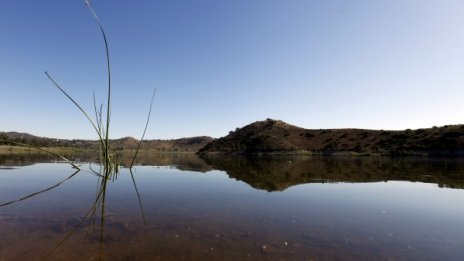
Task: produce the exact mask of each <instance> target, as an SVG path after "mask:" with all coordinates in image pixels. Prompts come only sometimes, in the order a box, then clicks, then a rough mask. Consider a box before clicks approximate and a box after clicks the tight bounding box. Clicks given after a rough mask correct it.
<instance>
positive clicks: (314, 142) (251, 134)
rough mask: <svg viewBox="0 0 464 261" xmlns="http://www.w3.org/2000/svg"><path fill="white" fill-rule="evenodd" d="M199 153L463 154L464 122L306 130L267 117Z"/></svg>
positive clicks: (238, 130)
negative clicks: (398, 127)
mask: <svg viewBox="0 0 464 261" xmlns="http://www.w3.org/2000/svg"><path fill="white" fill-rule="evenodd" d="M200 153H220V154H254V153H317V154H326V155H333V154H350V155H352V154H365V155H372V154H381V155H464V125H450V126H443V127H433V128H429V129H417V130H409V129H408V130H403V131H385V130H363V129H320V130H314V129H312V130H309V129H304V128H300V127H296V126H292V125H290V124H287V123H285V122H283V121H279V120H271V119H268V120H265V121H258V122H255V123H252V124H250V125H247V126H245V127H243V128H237V129H236V130H235V131H233V132H231V133H230V134H229V135H228V136H226V137H223V138H220V139H217V140H215V141H213V142H212V143H210V144H208V145H207V146H205V147H204V148H203V149H201V150H200Z"/></svg>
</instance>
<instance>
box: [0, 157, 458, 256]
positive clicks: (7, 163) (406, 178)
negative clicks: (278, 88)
mask: <svg viewBox="0 0 464 261" xmlns="http://www.w3.org/2000/svg"><path fill="white" fill-rule="evenodd" d="M141 159H142V161H141V162H140V165H139V166H137V167H136V168H135V169H134V170H133V172H132V173H131V172H129V170H128V169H125V168H121V170H120V172H119V174H118V175H117V176H116V177H115V178H114V179H112V180H110V181H108V182H107V186H106V190H105V191H104V197H102V196H101V195H99V189H100V188H101V179H100V178H99V177H98V176H96V175H94V174H92V173H91V172H89V171H80V172H76V171H75V170H74V169H72V168H71V167H70V166H69V165H67V164H65V163H60V162H56V161H54V160H53V159H50V160H45V159H44V158H38V159H37V158H36V159H33V160H27V161H26V160H25V159H21V160H20V161H16V162H17V163H16V164H15V160H13V159H3V161H2V158H0V204H3V206H1V207H0V239H1V240H0V260H40V259H46V260H64V259H65V260H337V259H338V260H411V259H414V260H463V258H464V207H463V202H464V190H462V188H464V162H463V161H462V160H458V159H433V160H432V159H426V158H406V159H388V158H373V157H367V158H311V157H279V158H275V157H273V158H266V157H264V158H254V159H245V158H238V157H234V158H225V157H210V158H203V159H200V158H198V157H196V156H195V155H191V154H171V155H169V154H163V155H145V156H142V158H141ZM24 162H27V163H24ZM82 164H83V167H84V169H85V168H86V169H89V168H88V166H87V164H84V163H82ZM93 168H94V169H98V166H96V165H93ZM63 180H64V181H63ZM60 182H62V183H60ZM50 187H51V188H50ZM48 188H50V189H49V190H46V189H48ZM37 192H40V193H37ZM33 193H37V194H33ZM31 194H32V195H31ZM29 195H30V197H27V196H29ZM103 198H104V200H103ZM96 199H98V200H97V201H96Z"/></svg>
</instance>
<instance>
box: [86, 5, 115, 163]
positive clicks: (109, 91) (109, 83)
mask: <svg viewBox="0 0 464 261" xmlns="http://www.w3.org/2000/svg"><path fill="white" fill-rule="evenodd" d="M85 5H86V6H87V8H89V10H90V12H91V13H92V15H93V17H94V18H95V20H96V21H97V24H98V27H99V28H100V31H101V33H102V36H103V41H104V42H105V52H106V67H107V73H108V101H107V109H106V133H105V148H106V150H105V165H106V166H110V165H111V164H110V158H109V155H108V148H109V129H110V114H111V113H110V110H111V104H110V103H111V66H110V51H109V47H108V40H107V38H106V33H105V30H104V29H103V26H102V23H101V21H100V18H99V17H98V15H97V14H96V13H95V11H94V10H93V8H92V6H91V5H90V1H88V0H86V1H85Z"/></svg>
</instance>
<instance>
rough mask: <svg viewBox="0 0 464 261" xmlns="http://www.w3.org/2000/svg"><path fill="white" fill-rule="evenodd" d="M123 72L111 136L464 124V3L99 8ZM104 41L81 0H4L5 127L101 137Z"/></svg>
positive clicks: (117, 70)
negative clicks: (96, 108)
mask: <svg viewBox="0 0 464 261" xmlns="http://www.w3.org/2000/svg"><path fill="white" fill-rule="evenodd" d="M92 4H93V7H94V9H95V11H96V12H97V13H98V14H99V16H100V17H101V20H102V21H103V24H104V27H105V29H106V32H107V34H108V39H109V44H110V52H111V59H112V67H113V76H114V77H113V83H114V85H113V88H114V89H113V110H112V129H111V135H110V136H111V137H112V138H119V137H123V136H134V137H139V136H140V135H141V132H142V130H143V127H144V124H145V117H146V114H147V110H148V105H149V101H150V96H151V92H152V89H153V88H157V94H156V98H155V104H154V108H153V114H152V119H151V122H150V125H149V130H148V133H147V137H146V138H149V139H165V138H179V137H188V136H196V135H210V136H213V137H220V136H224V135H226V134H227V133H228V132H229V131H230V130H233V129H235V128H236V127H240V126H243V125H245V124H248V123H251V122H254V121H257V120H264V119H266V118H274V119H281V120H284V121H286V122H288V123H291V124H294V125H298V126H301V127H305V128H317V129H319V128H370V129H406V128H412V129H414V128H421V127H431V126H434V125H437V126H438V125H445V124H460V123H464V110H463V104H464V102H463V101H464V88H463V87H464V15H463V14H464V1H462V0H456V1H448V0H440V1H438V0H436V1H425V0H416V1H413V0H385V1H380V0H379V1H371V0H366V1H346V0H340V1H310V0H234V1H225V0H224V1H218V0H191V1H186V0H185V1H184V0H165V1H155V0H150V1H148V0H147V1H142V0H140V1H114V0H113V1H110V0H94V1H93V2H92ZM104 58H105V57H104V48H103V42H102V38H101V35H100V33H99V31H98V27H97V25H96V23H95V21H94V20H93V19H92V17H91V15H90V13H89V11H88V10H87V9H86V8H85V6H84V4H83V1H81V0H72V1H71V0H67V1H63V0H42V1H35V0H34V1H32V0H31V1H26V0H15V1H2V3H1V5H0V131H21V132H30V133H32V134H35V135H38V136H47V137H58V138H93V139H94V138H96V135H95V134H94V132H93V130H92V128H91V126H90V125H89V124H88V123H87V122H86V119H85V118H84V117H83V116H82V115H81V114H80V112H79V111H78V110H76V109H75V108H74V106H73V105H72V104H71V103H70V102H69V100H67V99H66V98H65V97H64V96H63V95H62V94H61V93H60V92H59V91H57V90H56V89H55V88H54V87H53V85H52V84H51V83H50V82H49V80H48V79H47V78H46V76H45V75H44V71H45V70H47V71H49V72H50V73H51V74H52V75H53V76H54V77H55V78H56V80H57V81H58V82H60V83H61V84H62V85H63V87H64V88H65V89H66V90H67V91H68V92H69V93H70V94H71V95H72V96H73V97H75V98H76V100H78V101H79V102H80V103H82V105H83V106H84V107H85V108H87V110H88V111H90V112H92V110H93V107H92V91H93V90H95V92H96V93H97V97H98V99H99V100H100V101H102V102H103V101H104V100H105V84H106V80H105V77H106V75H105V60H104Z"/></svg>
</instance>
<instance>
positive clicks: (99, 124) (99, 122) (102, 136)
mask: <svg viewBox="0 0 464 261" xmlns="http://www.w3.org/2000/svg"><path fill="white" fill-rule="evenodd" d="M84 3H85V6H86V7H87V8H88V9H89V11H90V13H91V14H92V16H93V18H94V19H95V20H96V22H97V25H98V28H99V29H100V32H101V34H102V36H103V42H104V45H105V55H106V56H105V57H106V73H107V102H106V118H103V114H105V113H104V112H103V104H101V105H100V107H97V103H96V99H95V93H93V105H94V111H95V120H93V119H92V118H91V117H90V115H89V114H88V113H87V112H86V111H85V110H84V109H83V108H82V106H80V105H79V103H78V102H77V101H76V100H74V99H73V98H72V97H71V96H70V95H69V94H68V93H67V92H66V91H65V90H64V89H63V88H62V87H61V86H60V84H59V83H58V82H57V81H56V80H55V79H54V78H53V77H52V76H51V75H50V74H49V73H48V72H45V75H46V76H47V77H48V78H49V79H50V81H51V82H52V83H53V85H54V86H55V87H57V88H58V89H59V90H60V91H61V92H62V93H63V94H64V95H65V96H66V97H67V98H68V99H69V100H70V101H71V102H72V103H73V104H74V105H75V106H76V107H77V108H78V109H79V110H80V111H81V112H82V113H83V114H84V116H85V117H86V118H87V120H88V121H89V122H90V124H91V125H92V127H93V129H94V130H95V132H96V133H97V135H98V141H99V147H100V163H101V164H102V166H103V167H104V172H105V176H108V175H109V174H110V173H113V172H115V171H117V168H118V166H119V165H118V164H117V162H113V160H112V155H111V152H110V143H109V133H110V120H111V64H110V51H109V46H108V40H107V36H106V33H105V30H104V28H103V25H102V22H101V21H100V18H99V17H98V15H97V14H96V13H95V11H94V10H93V8H92V6H91V5H90V1H89V0H86V1H84ZM155 91H156V89H155ZM155 91H153V96H152V99H151V103H150V109H149V112H148V117H147V121H146V124H145V129H144V131H143V135H142V138H141V139H140V141H139V143H138V145H137V149H136V151H135V154H134V157H133V159H132V163H131V165H130V168H132V167H133V165H134V162H135V159H136V157H137V155H138V152H139V150H140V147H141V144H142V141H143V138H144V137H145V133H146V130H147V127H148V122H149V120H150V114H151V110H152V106H153V100H154V95H155Z"/></svg>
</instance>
